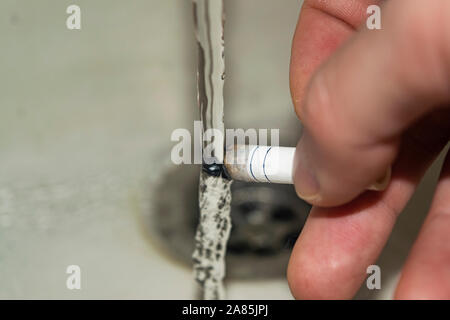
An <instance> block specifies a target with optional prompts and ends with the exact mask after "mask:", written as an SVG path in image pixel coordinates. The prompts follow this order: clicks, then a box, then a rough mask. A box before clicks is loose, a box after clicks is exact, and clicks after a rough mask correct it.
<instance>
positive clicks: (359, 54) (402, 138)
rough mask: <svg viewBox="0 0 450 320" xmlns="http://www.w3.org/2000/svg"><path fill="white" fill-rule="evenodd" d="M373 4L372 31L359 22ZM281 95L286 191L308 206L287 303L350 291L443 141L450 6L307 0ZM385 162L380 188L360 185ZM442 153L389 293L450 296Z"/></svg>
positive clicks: (439, 1)
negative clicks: (377, 15)
mask: <svg viewBox="0 0 450 320" xmlns="http://www.w3.org/2000/svg"><path fill="white" fill-rule="evenodd" d="M371 4H377V5H383V6H382V30H368V29H367V28H366V27H365V21H366V18H367V14H366V9H367V7H368V6H369V5H371ZM290 83H291V93H292V98H293V101H294V105H295V110H296V112H297V114H298V116H299V118H300V119H301V121H302V123H303V126H304V132H303V135H302V138H301V140H300V142H299V144H298V146H297V153H296V163H295V169H294V174H295V178H294V181H295V187H296V190H297V193H298V194H299V196H301V197H302V198H304V199H305V200H307V201H308V202H310V203H311V204H313V205H314V207H313V209H312V210H311V213H310V216H309V218H308V221H307V223H306V225H305V226H304V229H303V231H302V233H301V235H300V237H299V239H298V240H297V243H296V245H295V247H294V250H293V253H292V256H291V260H290V263H289V267H288V281H289V284H290V287H291V291H292V293H293V294H294V296H295V297H296V298H333V299H334V298H336V299H342V298H344V299H345V298H351V297H353V295H354V294H355V293H356V291H357V290H358V288H359V287H360V285H361V283H362V282H363V281H364V279H365V277H366V276H367V274H366V268H367V266H369V265H371V264H373V263H374V262H375V261H376V259H377V257H378V255H379V254H380V252H381V250H382V248H383V246H384V245H385V243H386V241H387V238H388V236H389V234H390V232H391V230H392V227H393V225H394V223H395V220H396V218H397V216H398V214H399V213H400V212H401V211H402V210H403V208H404V207H405V205H406V203H407V201H408V200H409V199H410V197H411V196H412V194H413V192H414V190H415V187H416V186H417V184H418V183H419V181H420V179H421V178H422V176H423V175H424V173H425V171H426V169H427V168H428V167H429V165H430V164H431V163H432V162H433V160H434V159H435V158H436V156H437V155H438V154H439V153H440V151H441V150H442V149H443V148H444V147H445V145H446V143H447V142H448V140H449V137H450V108H449V106H450V1H448V0H431V1H424V0H396V1H380V0H329V1H328V0H305V3H304V6H303V9H302V12H301V15H300V19H299V23H298V26H297V30H296V33H295V37H294V40H293V47H292V59H291V74H290ZM391 166H392V178H391V183H390V184H389V186H388V188H387V189H386V190H385V191H384V192H381V193H377V192H364V190H365V189H366V187H367V186H369V185H370V184H372V183H373V182H374V181H376V180H377V179H378V178H380V177H381V176H383V175H384V174H385V172H386V170H387V169H388V168H390V167H391ZM449 175H450V159H448V158H447V160H446V161H445V164H444V167H443V169H442V173H441V178H440V180H439V183H438V185H437V188H436V192H435V195H434V199H433V203H432V206H431V209H430V212H429V213H428V216H427V219H426V221H425V223H424V225H423V227H422V230H421V232H420V234H419V237H418V239H417V240H416V243H415V244H414V246H413V248H412V250H411V253H410V256H409V258H408V260H407V262H406V264H405V267H404V270H403V273H402V277H401V279H400V282H399V285H398V287H397V291H396V297H397V298H406V299H408V298H450V200H449V199H450V180H449Z"/></svg>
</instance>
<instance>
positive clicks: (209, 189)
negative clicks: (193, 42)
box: [192, 0, 231, 299]
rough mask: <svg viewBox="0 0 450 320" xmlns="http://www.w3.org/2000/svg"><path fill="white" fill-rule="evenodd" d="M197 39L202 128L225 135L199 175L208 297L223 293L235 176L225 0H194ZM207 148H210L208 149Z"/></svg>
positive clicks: (200, 249) (198, 273) (199, 245)
mask: <svg viewBox="0 0 450 320" xmlns="http://www.w3.org/2000/svg"><path fill="white" fill-rule="evenodd" d="M194 17H195V26H196V37H197V43H198V75H197V77H198V79H197V80H198V103H199V107H200V118H201V121H202V124H203V127H202V129H203V133H204V134H205V133H206V132H207V131H208V130H209V129H214V130H217V131H219V132H220V133H221V134H219V135H216V134H215V135H213V136H212V139H211V140H210V141H209V142H208V141H204V142H203V144H202V146H203V154H208V155H209V157H208V159H206V161H205V158H204V164H203V170H202V172H201V174H200V185H199V207H200V219H199V225H198V228H197V233H196V235H195V251H194V253H193V256H192V258H193V262H194V273H195V279H196V281H197V282H198V283H199V285H200V287H201V289H202V293H203V297H204V298H205V299H222V298H223V297H224V288H223V278H224V276H225V251H226V246H227V241H228V238H229V234H230V229H231V220H230V204H231V190H230V188H231V181H230V180H227V179H226V178H223V177H222V166H221V163H223V157H224V134H223V133H224V122H223V107H224V102H223V85H224V81H225V61H224V40H223V21H224V20H223V1H222V0H194ZM207 149H208V152H207V153H206V150H207Z"/></svg>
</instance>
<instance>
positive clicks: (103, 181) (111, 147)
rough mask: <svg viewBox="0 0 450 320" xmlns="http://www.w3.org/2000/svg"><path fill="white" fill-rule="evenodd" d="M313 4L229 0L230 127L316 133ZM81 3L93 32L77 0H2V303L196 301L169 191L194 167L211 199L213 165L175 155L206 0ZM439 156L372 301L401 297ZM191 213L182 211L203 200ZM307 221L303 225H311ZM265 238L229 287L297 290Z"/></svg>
mask: <svg viewBox="0 0 450 320" xmlns="http://www.w3.org/2000/svg"><path fill="white" fill-rule="evenodd" d="M301 2H302V1H298V0H284V1H283V5H280V4H279V2H278V1H273V0H247V1H239V0H227V1H226V14H227V20H226V27H225V32H226V34H225V39H226V63H227V70H226V73H227V82H226V88H225V105H226V108H225V109H226V111H225V113H226V114H225V117H226V119H225V121H226V124H227V126H228V127H230V128H232V127H234V128H267V129H270V128H280V129H281V131H280V138H281V139H280V142H281V144H283V145H287V146H288V145H290V146H294V145H295V143H296V141H297V139H298V137H299V134H300V129H301V128H300V124H299V123H298V120H297V119H296V117H295V113H294V111H293V108H292V105H291V101H290V94H289V83H288V68H289V55H290V41H291V38H292V35H293V31H294V27H295V24H296V20H297V16H298V13H299V10H300V6H301ZM78 3H79V6H80V8H81V14H82V29H81V30H68V29H67V28H66V26H65V19H66V18H67V14H66V7H67V6H68V5H70V4H71V3H69V2H67V1H57V2H55V1H50V0H41V1H39V3H37V2H30V1H26V0H3V1H2V2H1V4H0V9H1V12H3V15H4V17H6V19H4V21H3V25H2V27H1V28H0V33H1V39H2V41H3V43H2V50H1V52H0V70H2V72H1V73H0V74H1V76H0V85H1V87H2V88H4V90H3V93H2V95H1V97H0V101H1V105H2V107H1V108H2V111H1V117H0V150H1V158H0V164H1V165H0V298H3V299H91V298H99V299H191V298H195V283H194V281H193V275H192V270H191V268H190V264H189V252H188V250H185V249H183V248H182V246H180V247H177V246H179V245H180V243H179V242H176V243H175V244H173V243H171V241H170V239H171V238H170V237H171V236H170V232H171V230H172V231H173V230H178V229H175V228H174V229H171V228H166V229H164V228H162V227H164V226H165V227H167V225H168V226H169V227H170V226H172V225H171V224H165V225H164V224H162V222H161V221H162V220H161V219H162V218H164V216H161V212H163V211H161V210H162V209H161V205H164V203H161V199H166V201H167V202H171V200H170V199H171V198H173V199H174V201H173V203H172V204H177V203H180V202H177V201H180V198H176V197H178V196H179V194H176V193H175V192H173V189H171V187H170V185H168V183H170V181H172V182H173V180H170V179H169V176H170V175H172V178H173V175H174V174H175V181H176V177H177V175H178V174H179V175H180V177H182V176H183V175H186V174H189V177H190V178H189V179H186V180H183V179H180V180H179V184H183V183H184V182H185V181H186V184H185V185H183V186H184V187H186V190H188V191H186V192H191V193H190V194H192V196H191V198H188V200H189V201H193V199H194V204H195V190H196V188H197V186H196V184H195V172H197V170H199V169H198V168H196V167H190V166H186V167H177V166H175V165H173V164H172V163H171V161H170V150H171V148H172V147H173V142H171V141H170V135H171V132H172V131H173V130H174V129H176V128H187V129H189V130H191V131H192V130H193V121H194V119H196V118H197V110H196V108H197V107H196V83H195V74H196V46H195V38H194V34H193V25H192V23H193V22H192V16H191V15H192V8H191V4H190V2H189V1H186V0H173V1H160V0H135V1H133V2H132V3H125V2H123V1H107V0H97V1H78ZM249 17H251V18H249ZM438 166H439V163H437V164H436V165H435V166H434V168H433V169H432V170H430V172H429V174H428V175H427V177H426V179H425V180H424V182H423V183H422V184H421V186H420V187H419V190H418V192H417V195H416V196H415V198H414V199H413V200H412V201H411V203H410V205H409V206H408V208H407V209H406V210H405V211H406V212H405V213H403V214H402V216H401V217H400V219H399V222H398V224H397V226H396V227H395V230H394V233H393V235H392V236H391V238H390V240H389V242H388V244H387V246H386V248H385V250H384V251H383V253H382V255H381V257H380V259H379V261H378V264H379V265H380V266H381V269H382V272H383V273H382V290H380V291H376V292H374V291H369V290H368V289H365V288H364V287H363V288H362V289H361V290H360V292H359V293H358V295H357V297H356V298H368V299H375V298H390V297H391V296H392V293H393V289H394V287H395V283H396V281H397V279H398V275H399V270H400V268H401V266H402V263H403V261H404V259H405V257H406V255H407V252H408V249H409V248H410V246H411V243H412V241H413V239H414V238H415V236H416V234H417V232H418V228H419V226H420V223H421V221H422V219H423V213H424V212H426V208H427V206H428V205H429V200H430V196H431V192H432V189H433V188H432V186H433V184H434V183H435V181H436V178H437V172H438V170H437V169H438ZM177 172H178V173H177ZM192 172H194V174H192ZM187 182H188V183H189V184H187ZM238 187H239V186H238ZM241 188H244V189H245V188H249V186H241ZM289 188H291V189H290V190H291V191H292V187H289ZM238 189H239V188H238ZM183 190H184V189H183ZM242 190H243V189H241V192H242ZM171 192H173V194H171ZM245 192H250V193H251V192H253V193H252V194H259V193H260V192H261V190H258V191H252V190H250V189H245ZM269 192H272V191H269ZM273 192H277V191H273ZM167 199H168V200H167ZM244 200H245V199H244ZM245 205H246V204H245V201H244V205H243V206H244V208H245ZM179 208H180V209H179V212H178V214H184V213H186V214H188V213H189V212H191V213H192V212H193V211H192V210H194V211H195V208H194V207H188V206H185V207H184V208H183V205H182V204H180V207H179ZM190 210H191V211H190ZM273 210H275V209H273ZM305 210H306V209H305ZM271 212H273V211H271ZM172 213H173V212H172ZM283 214H285V215H286V212H284V213H283ZM166 218H167V217H166ZM295 219H297V218H295ZM298 219H300V218H298ZM236 221H238V220H236ZM294 221H296V222H295V223H297V224H298V231H300V229H301V226H302V223H303V222H302V221H301V220H294ZM172 222H173V221H172ZM240 226H241V227H242V228H243V229H244V230H245V228H247V226H246V224H245V223H243V222H242V221H241V225H240ZM265 226H266V227H267V225H266V224H265ZM278 226H279V227H277V228H278V229H276V228H274V231H273V232H275V231H277V230H278V231H279V232H281V234H282V235H283V236H284V235H285V233H286V234H288V233H292V231H293V230H290V229H289V230H285V229H283V228H284V227H283V225H282V224H279V225H278ZM161 229H164V230H165V232H166V233H164V230H161ZM263 230H268V229H263ZM278 231H277V232H278ZM186 232H187V231H186ZM267 232H268V231H267ZM271 232H272V231H271ZM245 234H247V233H245V232H243V233H241V234H240V236H241V238H242V237H243V238H244V239H245V236H244V235H245ZM263 235H264V234H263ZM294 236H295V235H294ZM180 239H182V240H183V239H184V238H180ZM187 239H188V238H186V242H187V241H188V240H187ZM277 239H278V238H277ZM279 239H282V237H280V238H279ZM283 239H284V238H283ZM192 240H193V239H192ZM255 241H256V240H255ZM280 241H281V240H280ZM252 243H253V246H249V247H248V248H247V249H248V250H247V249H246V250H247V251H246V253H245V256H244V258H243V259H244V260H242V261H245V262H246V263H245V264H244V263H242V264H239V259H238V258H236V256H237V255H238V254H239V253H236V251H235V252H234V258H231V257H230V259H231V260H234V261H233V262H231V261H230V262H229V263H232V264H231V265H229V268H230V277H229V278H227V281H226V286H227V296H228V298H230V299H291V298H292V296H291V294H290V292H289V288H288V286H287V283H286V280H285V277H284V272H283V270H284V269H285V268H286V265H285V264H286V261H287V258H286V257H287V256H288V251H286V250H289V248H281V247H280V245H279V244H280V242H274V243H270V244H269V245H268V247H269V249H270V250H272V253H270V254H267V251H266V254H265V255H264V254H259V253H261V252H263V251H261V250H259V249H258V248H259V247H255V245H254V244H255V243H256V242H252ZM234 244H235V250H237V251H239V242H237V244H236V242H235V243H234ZM272 246H274V247H276V248H277V249H276V250H275V251H274V249H273V248H272ZM264 248H266V249H267V246H266V247H264ZM177 250H181V251H177ZM258 250H259V251H258ZM270 250H269V251H270ZM283 250H284V251H283ZM230 252H231V251H230ZM258 252H259V253H258ZM274 252H275V253H274ZM274 257H275V258H274ZM260 259H266V260H263V261H269V262H270V263H272V265H273V266H274V267H273V270H272V271H273V272H272V273H271V274H270V272H269V271H271V270H264V268H261V266H257V263H258V262H259V261H261V260H260ZM277 259H278V260H277ZM69 265H78V266H79V267H80V269H81V290H69V289H67V287H66V280H67V277H68V274H67V273H66V270H67V267H68V266H69ZM253 265H254V266H253ZM254 270H258V272H255V273H256V274H257V275H258V276H255V275H253V276H252V271H254Z"/></svg>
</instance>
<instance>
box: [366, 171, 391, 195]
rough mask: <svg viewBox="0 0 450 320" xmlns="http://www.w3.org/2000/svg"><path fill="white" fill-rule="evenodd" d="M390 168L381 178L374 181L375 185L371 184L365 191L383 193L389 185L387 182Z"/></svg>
mask: <svg viewBox="0 0 450 320" xmlns="http://www.w3.org/2000/svg"><path fill="white" fill-rule="evenodd" d="M391 171H392V170H391V167H389V168H388V169H387V170H386V173H385V174H384V176H383V177H381V178H380V179H378V180H377V181H375V183H373V184H371V185H370V186H369V187H367V190H372V191H384V190H386V188H387V186H388V185H389V182H390V181H391Z"/></svg>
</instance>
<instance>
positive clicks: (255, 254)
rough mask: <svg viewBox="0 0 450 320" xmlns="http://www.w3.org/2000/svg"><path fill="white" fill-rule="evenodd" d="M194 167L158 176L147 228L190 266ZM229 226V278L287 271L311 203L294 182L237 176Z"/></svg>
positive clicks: (194, 210)
mask: <svg viewBox="0 0 450 320" xmlns="http://www.w3.org/2000/svg"><path fill="white" fill-rule="evenodd" d="M199 170H200V168H199V167H198V166H189V167H188V166H183V167H175V168H174V169H172V170H169V171H168V172H167V173H166V174H165V176H164V177H163V178H162V180H161V181H162V183H161V184H160V185H159V186H158V188H156V190H157V191H156V194H155V195H154V197H153V199H155V200H154V202H155V206H154V207H153V210H152V212H151V214H150V215H149V216H148V217H147V219H148V221H147V222H148V226H149V233H150V235H151V236H152V237H153V238H156V239H157V241H158V242H159V243H161V244H162V245H163V246H164V248H165V249H166V250H167V251H168V252H169V253H170V254H171V255H172V256H173V257H174V258H176V259H177V260H179V261H181V262H183V263H186V264H187V265H189V266H190V265H191V255H192V252H193V249H194V235H195V230H196V227H197V219H198V214H199V213H198V200H197V199H198V190H197V186H198V175H199ZM232 193H233V200H232V209H231V217H232V223H233V227H232V229H231V235H230V240H229V243H228V247H227V258H226V261H227V266H226V268H227V278H239V279H243V278H244V279H255V278H267V277H280V276H284V275H285V270H286V266H287V262H288V259H289V255H290V249H291V248H292V246H293V244H294V243H295V240H296V239H297V237H298V235H299V233H300V231H301V228H302V227H303V225H304V223H305V220H306V217H307V215H308V212H309V209H310V205H308V204H307V203H306V202H304V201H302V200H300V199H299V198H298V197H297V195H296V194H295V191H294V189H293V187H292V186H289V185H275V184H273V185H272V184H253V183H245V182H239V181H235V182H234V183H233V187H232Z"/></svg>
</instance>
